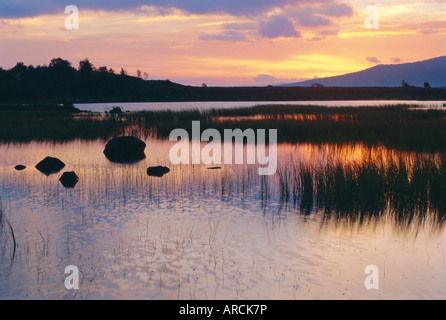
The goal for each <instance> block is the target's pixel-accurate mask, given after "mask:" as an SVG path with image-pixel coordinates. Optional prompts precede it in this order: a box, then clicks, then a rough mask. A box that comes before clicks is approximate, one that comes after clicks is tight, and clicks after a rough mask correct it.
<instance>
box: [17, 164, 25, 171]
mask: <svg viewBox="0 0 446 320" xmlns="http://www.w3.org/2000/svg"><path fill="white" fill-rule="evenodd" d="M14 169H16V170H17V171H22V170H25V169H26V167H25V166H24V165H22V164H18V165H16V166H15V167H14Z"/></svg>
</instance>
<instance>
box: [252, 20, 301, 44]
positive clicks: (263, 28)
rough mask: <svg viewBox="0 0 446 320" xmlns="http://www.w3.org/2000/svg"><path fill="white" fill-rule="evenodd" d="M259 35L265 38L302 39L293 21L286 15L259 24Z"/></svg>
mask: <svg viewBox="0 0 446 320" xmlns="http://www.w3.org/2000/svg"><path fill="white" fill-rule="evenodd" d="M259 34H260V35H261V36H262V37H264V38H269V39H274V38H279V37H288V38H290V37H293V38H300V37H301V34H300V33H299V32H297V31H296V29H295V28H294V25H293V23H292V21H291V20H290V19H289V18H288V17H287V16H285V15H275V16H272V17H270V18H269V19H268V20H266V21H262V22H260V24H259Z"/></svg>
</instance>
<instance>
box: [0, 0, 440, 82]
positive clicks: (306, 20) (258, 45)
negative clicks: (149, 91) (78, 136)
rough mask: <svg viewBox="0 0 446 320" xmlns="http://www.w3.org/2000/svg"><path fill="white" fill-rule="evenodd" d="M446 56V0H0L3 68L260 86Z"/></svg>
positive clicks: (0, 42)
mask: <svg viewBox="0 0 446 320" xmlns="http://www.w3.org/2000/svg"><path fill="white" fill-rule="evenodd" d="M69 5H74V6H76V7H77V8H78V10H79V12H78V14H79V25H78V27H79V28H78V29H69V28H68V29H67V27H66V20H67V18H68V24H69V25H70V24H72V23H73V22H74V20H72V19H71V18H72V12H71V11H70V12H68V13H65V8H66V7H67V6H69ZM369 6H374V7H373V8H375V11H371V10H366V8H368V7H369ZM369 9H370V8H369ZM372 13H376V14H377V16H375V17H377V18H378V19H376V20H372V19H371V18H370V17H371V15H372ZM373 22H378V25H376V28H370V26H371V25H372V24H373ZM444 55H446V1H445V0H428V1H404V0H402V1H397V0H376V1H371V0H370V1H368V0H356V1H354V0H313V1H310V0H127V1H122V0H120V1H118V0H99V1H98V0H96V1H95V0H93V1H92V0H89V1H87V0H70V1H68V0H67V1H59V0H41V1H35V0H0V67H2V68H4V69H9V68H11V67H13V66H14V65H15V64H16V63H17V62H23V63H25V64H26V65H34V66H37V65H48V64H49V62H50V60H51V59H53V58H58V57H60V58H63V59H66V60H69V61H70V62H71V63H72V65H73V66H74V67H77V66H78V64H79V61H81V60H83V59H85V58H88V59H89V60H90V61H91V62H92V63H93V64H94V65H95V66H96V67H100V66H108V67H111V68H113V69H115V70H118V71H119V70H120V69H121V68H124V69H125V70H126V71H127V72H128V74H130V75H136V73H137V70H138V69H139V70H141V71H142V72H147V74H148V75H149V76H148V78H149V79H161V80H164V79H169V80H171V81H174V82H178V83H181V84H185V85H201V84H202V83H206V84H207V85H208V86H248V85H249V86H251V85H256V86H264V85H269V84H280V83H289V82H297V81H302V80H307V79H313V78H317V77H327V76H335V75H340V74H345V73H349V72H355V71H360V70H363V69H366V68H370V67H373V66H375V65H377V64H395V63H407V62H415V61H420V60H426V59H430V58H434V57H439V56H444Z"/></svg>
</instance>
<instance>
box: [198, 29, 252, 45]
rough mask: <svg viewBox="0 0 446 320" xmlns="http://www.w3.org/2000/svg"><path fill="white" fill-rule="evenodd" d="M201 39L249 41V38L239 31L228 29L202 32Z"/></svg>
mask: <svg viewBox="0 0 446 320" xmlns="http://www.w3.org/2000/svg"><path fill="white" fill-rule="evenodd" d="M200 39H201V40H206V41H208V40H222V41H233V42H246V41H249V40H248V38H247V37H246V36H245V35H244V34H243V33H242V32H239V31H233V30H226V31H223V32H221V33H217V34H202V35H200Z"/></svg>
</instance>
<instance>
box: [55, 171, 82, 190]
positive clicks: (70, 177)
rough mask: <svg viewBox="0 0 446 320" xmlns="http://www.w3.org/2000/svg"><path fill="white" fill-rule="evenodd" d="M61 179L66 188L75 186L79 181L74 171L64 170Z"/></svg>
mask: <svg viewBox="0 0 446 320" xmlns="http://www.w3.org/2000/svg"><path fill="white" fill-rule="evenodd" d="M59 181H60V182H61V183H62V185H63V186H64V187H65V188H74V187H75V186H76V184H77V183H78V182H79V177H78V176H77V174H76V173H75V172H74V171H70V172H64V173H63V175H62V176H61V177H60V179H59Z"/></svg>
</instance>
